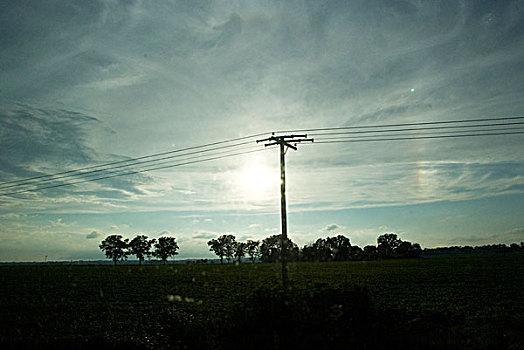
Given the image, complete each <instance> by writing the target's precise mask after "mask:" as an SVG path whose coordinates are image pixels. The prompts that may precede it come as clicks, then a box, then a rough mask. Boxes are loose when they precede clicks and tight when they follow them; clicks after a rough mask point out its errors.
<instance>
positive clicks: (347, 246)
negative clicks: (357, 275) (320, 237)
mask: <svg viewBox="0 0 524 350" xmlns="http://www.w3.org/2000/svg"><path fill="white" fill-rule="evenodd" d="M326 243H327V246H328V247H329V249H330V250H331V258H332V259H333V260H334V261H345V260H349V259H350V256H351V242H350V241H349V238H347V237H345V236H343V235H338V236H336V237H328V238H326Z"/></svg>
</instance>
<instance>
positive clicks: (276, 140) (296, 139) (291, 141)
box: [257, 133, 313, 290]
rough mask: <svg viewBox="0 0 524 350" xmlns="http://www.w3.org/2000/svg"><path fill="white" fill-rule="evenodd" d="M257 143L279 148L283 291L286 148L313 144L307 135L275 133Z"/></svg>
mask: <svg viewBox="0 0 524 350" xmlns="http://www.w3.org/2000/svg"><path fill="white" fill-rule="evenodd" d="M259 142H268V143H266V144H265V145H264V146H265V147H269V146H275V145H279V146H280V219H281V235H280V239H281V241H282V242H281V247H280V253H281V261H282V286H283V287H284V289H285V290H287V289H288V287H289V280H288V267H287V249H288V239H287V211H286V152H287V149H288V148H291V149H292V150H294V151H296V150H297V145H298V144H299V143H301V142H313V139H308V138H307V135H283V136H275V133H273V134H272V136H271V137H269V138H267V139H263V140H257V143H259Z"/></svg>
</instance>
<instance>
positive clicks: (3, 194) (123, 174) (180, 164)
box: [0, 148, 269, 196]
mask: <svg viewBox="0 0 524 350" xmlns="http://www.w3.org/2000/svg"><path fill="white" fill-rule="evenodd" d="M267 149H269V148H263V149H256V150H251V151H244V152H238V153H232V154H228V155H223V156H218V157H211V158H206V159H201V160H193V161H189V162H184V163H177V164H170V165H165V166H160V167H154V168H148V169H142V170H137V171H131V172H128V173H118V174H111V175H107V176H103V177H99V178H95V179H87V180H86V179H84V180H81V181H75V182H68V183H63V184H57V185H52V186H44V187H38V188H34V189H25V190H20V191H15V192H10V193H1V194H0V196H11V195H15V194H19V193H25V192H34V191H40V190H46V189H51V188H58V187H64V186H71V185H76V184H80V183H86V182H94V181H100V180H105V179H109V178H113V177H117V176H128V175H135V174H139V173H144V172H147V171H155V170H162V169H169V168H174V167H179V166H183V165H189V164H196V163H202V162H208V161H212V160H218V159H223V158H228V157H234V156H239V155H243V154H249V153H255V152H261V151H265V150H267Z"/></svg>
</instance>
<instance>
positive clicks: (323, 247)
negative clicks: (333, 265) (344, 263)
mask: <svg viewBox="0 0 524 350" xmlns="http://www.w3.org/2000/svg"><path fill="white" fill-rule="evenodd" d="M328 238H329V237H328ZM312 247H313V250H314V254H315V260H316V261H331V260H333V250H332V249H331V247H330V245H329V244H328V241H327V239H324V238H319V239H317V240H316V242H315V243H313V246H312Z"/></svg>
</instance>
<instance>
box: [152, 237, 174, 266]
mask: <svg viewBox="0 0 524 350" xmlns="http://www.w3.org/2000/svg"><path fill="white" fill-rule="evenodd" d="M177 250H178V243H177V242H176V240H175V238H174V237H160V238H159V239H158V241H155V250H154V251H153V255H154V256H156V257H157V258H160V259H162V262H163V263H164V264H165V263H166V262H167V259H168V258H169V257H170V256H175V255H177V254H178V252H177Z"/></svg>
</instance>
